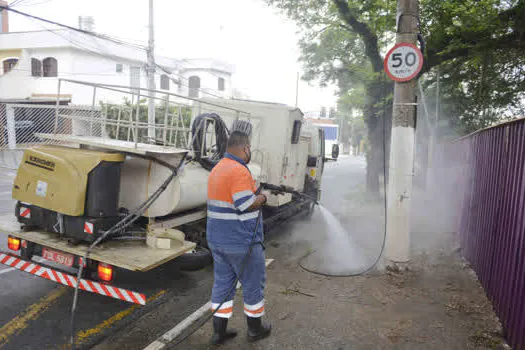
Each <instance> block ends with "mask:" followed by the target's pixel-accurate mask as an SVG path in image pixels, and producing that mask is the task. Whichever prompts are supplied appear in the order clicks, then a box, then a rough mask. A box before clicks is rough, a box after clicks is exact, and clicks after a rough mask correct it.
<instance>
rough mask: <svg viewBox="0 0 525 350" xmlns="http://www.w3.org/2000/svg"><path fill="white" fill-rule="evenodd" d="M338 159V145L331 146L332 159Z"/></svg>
mask: <svg viewBox="0 0 525 350" xmlns="http://www.w3.org/2000/svg"><path fill="white" fill-rule="evenodd" d="M337 157H339V145H338V144H335V145H333V146H332V158H333V159H337Z"/></svg>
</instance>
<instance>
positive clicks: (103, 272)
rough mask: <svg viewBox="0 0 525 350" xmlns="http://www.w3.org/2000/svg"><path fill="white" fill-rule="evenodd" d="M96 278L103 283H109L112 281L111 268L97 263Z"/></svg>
mask: <svg viewBox="0 0 525 350" xmlns="http://www.w3.org/2000/svg"><path fill="white" fill-rule="evenodd" d="M98 278H99V279H100V280H101V281H104V282H111V280H112V279H113V266H111V265H108V264H104V263H99V264H98Z"/></svg>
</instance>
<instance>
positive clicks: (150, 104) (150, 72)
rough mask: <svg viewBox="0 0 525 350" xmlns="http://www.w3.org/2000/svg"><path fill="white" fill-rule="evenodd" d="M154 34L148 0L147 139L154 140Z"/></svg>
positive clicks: (150, 2) (151, 9)
mask: <svg viewBox="0 0 525 350" xmlns="http://www.w3.org/2000/svg"><path fill="white" fill-rule="evenodd" d="M155 71H156V67H155V32H154V26H153V0H149V39H148V67H147V73H148V90H150V91H149V101H148V139H149V140H150V141H151V140H154V139H155V95H156V94H155V92H154V91H152V90H155Z"/></svg>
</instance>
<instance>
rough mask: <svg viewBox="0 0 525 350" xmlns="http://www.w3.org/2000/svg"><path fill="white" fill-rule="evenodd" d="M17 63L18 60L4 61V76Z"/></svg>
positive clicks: (9, 59)
mask: <svg viewBox="0 0 525 350" xmlns="http://www.w3.org/2000/svg"><path fill="white" fill-rule="evenodd" d="M17 63H18V58H8V59H6V60H4V64H3V66H4V74H6V73H9V72H10V71H11V70H12V69H13V68H14V67H15V66H16V64H17Z"/></svg>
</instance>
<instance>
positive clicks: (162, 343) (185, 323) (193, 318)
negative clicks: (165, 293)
mask: <svg viewBox="0 0 525 350" xmlns="http://www.w3.org/2000/svg"><path fill="white" fill-rule="evenodd" d="M273 261H274V259H266V261H265V263H264V265H265V266H266V267H268V265H270V264H271V263H272V262H273ZM239 288H240V284H239V283H237V289H239ZM210 310H211V302H209V301H208V302H207V303H206V304H204V305H202V306H201V307H200V308H199V309H198V310H196V311H195V312H194V313H192V314H191V315H189V316H188V317H186V318H185V319H184V320H182V321H181V322H180V323H179V324H177V325H176V326H175V327H173V328H172V329H170V330H169V331H167V332H166V333H164V334H163V335H161V336H160V337H159V338H157V340H155V341H154V342H153V343H151V344H149V345H148V346H147V347H145V348H144V350H160V349H164V348H165V347H166V345H168V344H169V343H170V342H172V341H173V340H174V339H176V338H177V337H178V336H179V335H180V334H181V333H182V332H184V330H186V329H187V328H189V327H190V326H191V325H192V324H194V323H195V322H197V321H198V320H200V319H201V318H202V317H204V316H205V315H206V314H208V313H209V312H210Z"/></svg>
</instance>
